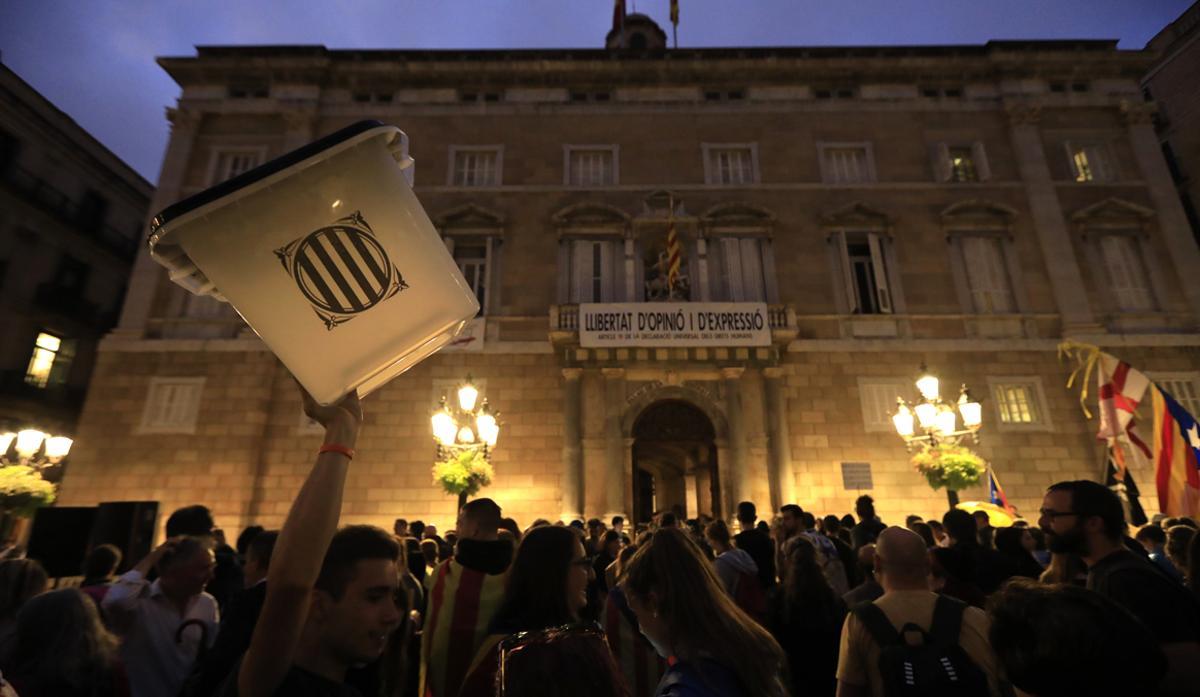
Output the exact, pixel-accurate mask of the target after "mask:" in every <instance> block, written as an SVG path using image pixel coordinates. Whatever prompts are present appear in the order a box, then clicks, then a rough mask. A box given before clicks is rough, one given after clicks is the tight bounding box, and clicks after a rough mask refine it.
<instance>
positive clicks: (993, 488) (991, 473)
mask: <svg viewBox="0 0 1200 697" xmlns="http://www.w3.org/2000/svg"><path fill="white" fill-rule="evenodd" d="M988 499H989V500H990V501H991V502H992V503H993V504H995V505H997V506H999V507H1001V508H1003V509H1004V510H1006V511H1008V512H1009V513H1013V507H1012V505H1011V504H1010V503H1009V502H1008V497H1007V496H1005V495H1004V487H1002V486H1000V480H999V479H997V478H996V471H995V470H993V469H992V468H991V467H989V468H988Z"/></svg>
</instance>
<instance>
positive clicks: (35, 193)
mask: <svg viewBox="0 0 1200 697" xmlns="http://www.w3.org/2000/svg"><path fill="white" fill-rule="evenodd" d="M0 181H3V183H4V185H5V186H6V187H7V188H9V189H11V190H12V191H13V192H14V193H16V194H17V195H18V196H19V197H20V198H22V199H24V200H26V201H28V202H29V203H31V204H33V205H35V206H37V207H39V208H41V209H42V210H43V211H45V212H46V213H48V214H50V215H51V216H53V217H54V218H57V219H58V220H59V221H61V222H63V223H65V224H66V225H68V226H70V227H72V228H74V229H76V230H77V231H79V232H80V233H82V234H83V235H84V236H86V237H88V238H90V239H91V240H93V241H94V242H95V243H96V244H98V245H100V246H101V247H104V248H105V249H107V250H109V251H110V252H112V253H113V254H116V255H117V256H119V257H121V258H123V259H129V260H132V259H133V257H134V255H135V254H136V253H137V246H138V241H139V240H138V238H137V236H134V237H130V236H129V235H128V234H127V233H123V232H121V231H120V230H117V229H116V228H114V227H112V226H111V225H106V224H103V223H100V222H99V221H97V220H96V219H95V218H94V217H93V216H90V215H89V213H88V211H87V210H85V209H84V208H83V207H82V206H81V205H80V204H79V202H77V201H75V200H74V199H72V198H71V197H70V196H68V195H67V194H65V193H63V192H62V191H61V190H59V189H58V188H57V187H55V186H54V185H53V184H50V183H49V182H47V181H45V180H44V179H41V178H40V177H38V176H37V175H35V174H33V173H32V172H30V171H28V170H25V169H22V168H20V167H9V168H8V171H7V172H6V173H4V175H3V176H2V177H0Z"/></svg>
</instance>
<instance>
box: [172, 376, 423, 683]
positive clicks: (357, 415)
mask: <svg viewBox="0 0 1200 697" xmlns="http://www.w3.org/2000/svg"><path fill="white" fill-rule="evenodd" d="M304 411H305V413H306V414H308V416H309V418H311V419H313V420H315V421H317V422H318V423H320V424H321V425H322V426H324V427H325V443H324V445H323V446H322V447H321V449H320V451H319V454H318V455H317V461H316V464H314V465H313V468H312V471H311V472H309V475H308V478H307V479H306V480H305V482H304V484H303V486H301V487H300V492H299V493H298V494H297V495H296V498H295V500H294V501H293V502H292V507H291V510H290V511H289V512H288V516H287V520H286V521H285V522H284V524H283V529H282V530H281V531H280V533H279V539H278V541H277V542H276V544H275V549H274V552H273V553H272V555H271V562H270V566H269V568H268V570H267V593H266V600H265V601H264V603H263V609H262V613H261V614H260V616H259V621H258V623H257V625H256V626H255V628H254V633H253V637H252V638H251V640H250V648H249V649H248V650H247V651H246V655H245V657H244V658H243V660H242V663H241V666H240V668H239V669H238V671H237V672H236V673H235V674H234V675H232V676H230V679H229V680H227V681H226V683H225V685H224V687H223V691H222V693H221V694H222V697H275V696H278V697H284V696H291V695H305V696H321V697H323V696H326V695H328V696H331V697H350V696H354V695H357V694H358V693H357V692H356V691H355V690H353V689H352V688H349V687H347V686H346V685H344V684H343V682H344V680H345V677H346V672H347V671H348V670H349V669H350V668H351V667H352V666H354V665H359V664H363V663H368V662H370V661H372V660H374V659H376V658H378V657H379V655H380V654H381V653H382V652H383V650H384V648H385V646H386V643H387V639H388V636H389V635H390V634H391V633H392V631H393V630H394V629H395V628H396V627H397V626H399V624H400V622H401V621H402V620H403V612H404V611H405V610H406V608H404V607H398V606H397V598H399V597H401V593H400V589H399V574H398V569H397V564H396V562H397V560H398V559H399V557H400V547H399V544H398V543H397V542H396V540H395V538H394V537H392V535H390V534H389V533H388V532H387V531H385V530H382V529H380V528H375V527H371V526H366V525H359V526H350V527H347V528H344V529H342V530H340V531H338V530H337V524H338V515H339V513H340V511H341V508H342V493H343V491H344V489H345V484H346V474H347V472H348V471H349V468H350V463H351V460H352V459H353V457H354V445H355V442H356V440H357V437H358V430H359V426H360V424H361V423H362V408H361V407H360V405H359V401H358V396H357V395H356V394H355V393H351V394H350V395H348V396H347V397H345V398H343V399H342V400H341V401H339V402H338V403H337V404H333V405H329V406H321V405H319V404H317V403H316V402H315V401H313V399H312V398H311V397H309V396H308V395H307V394H305V395H304ZM162 694H164V695H165V694H168V693H162ZM171 694H173V693H171Z"/></svg>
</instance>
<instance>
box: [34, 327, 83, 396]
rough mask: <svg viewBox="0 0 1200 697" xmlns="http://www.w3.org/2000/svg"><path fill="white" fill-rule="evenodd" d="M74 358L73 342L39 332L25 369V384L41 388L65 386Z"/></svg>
mask: <svg viewBox="0 0 1200 697" xmlns="http://www.w3.org/2000/svg"><path fill="white" fill-rule="evenodd" d="M74 358H75V342H74V341H71V340H69V339H63V338H62V337H58V336H55V335H53V334H48V333H46V332H39V333H38V335H37V338H36V339H35V340H34V342H33V355H32V356H30V358H29V366H28V367H27V368H26V369H25V384H27V385H33V386H34V387H43V388H44V387H49V386H52V385H63V384H66V382H67V373H68V371H69V370H70V368H71V361H72V360H73V359H74Z"/></svg>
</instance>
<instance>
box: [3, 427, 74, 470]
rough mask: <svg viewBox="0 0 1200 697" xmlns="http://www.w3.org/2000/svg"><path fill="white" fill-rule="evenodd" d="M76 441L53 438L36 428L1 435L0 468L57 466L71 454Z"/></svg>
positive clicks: (64, 437)
mask: <svg viewBox="0 0 1200 697" xmlns="http://www.w3.org/2000/svg"><path fill="white" fill-rule="evenodd" d="M73 443H74V441H72V440H71V439H70V438H67V437H66V436H52V435H50V434H48V433H43V432H41V431H39V430H37V429H34V428H27V429H25V430H23V431H19V432H17V433H12V432H11V431H10V432H8V433H5V434H3V435H0V467H10V466H13V465H27V466H29V467H32V468H34V469H39V470H40V469H45V468H47V467H51V466H54V465H57V464H59V463H61V462H62V461H63V458H65V457H66V456H67V454H68V453H69V452H71V445H73Z"/></svg>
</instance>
